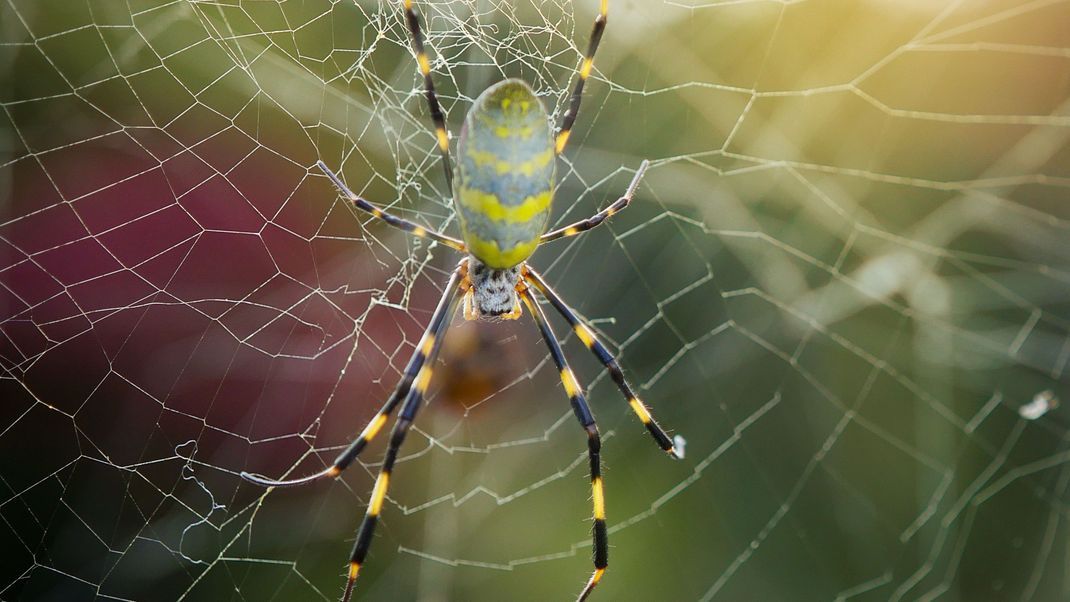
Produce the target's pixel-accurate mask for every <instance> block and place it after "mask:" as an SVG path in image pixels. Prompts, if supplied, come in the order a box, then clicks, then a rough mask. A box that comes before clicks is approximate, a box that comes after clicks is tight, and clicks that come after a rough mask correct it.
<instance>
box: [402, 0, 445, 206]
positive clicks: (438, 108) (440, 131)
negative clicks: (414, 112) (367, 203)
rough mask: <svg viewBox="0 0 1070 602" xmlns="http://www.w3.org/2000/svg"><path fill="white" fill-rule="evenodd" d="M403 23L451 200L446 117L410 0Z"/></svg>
mask: <svg viewBox="0 0 1070 602" xmlns="http://www.w3.org/2000/svg"><path fill="white" fill-rule="evenodd" d="M404 3H405V22H406V23H408V25H409V34H411V35H412V51H413V52H414V53H416V63H417V65H419V67H420V75H423V76H424V96H425V97H426V98H427V107H428V108H429V109H430V110H431V119H432V120H433V121H434V122H435V138H437V139H438V152H439V153H440V154H441V155H442V168H443V169H444V170H445V172H446V188H447V190H448V191H449V193H450V198H453V166H452V165H451V164H450V135H449V132H448V131H447V130H446V117H445V116H444V115H443V114H442V105H441V104H439V102H438V95H437V94H435V83H434V82H433V81H431V62H430V61H429V60H428V59H427V53H426V52H425V51H424V36H423V34H422V33H421V32H420V19H419V17H417V16H416V12H415V11H413V10H412V0H404Z"/></svg>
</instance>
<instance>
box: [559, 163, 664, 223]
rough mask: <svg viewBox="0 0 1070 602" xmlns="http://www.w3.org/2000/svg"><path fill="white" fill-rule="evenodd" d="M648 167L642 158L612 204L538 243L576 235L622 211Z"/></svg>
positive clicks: (630, 199)
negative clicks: (625, 188) (623, 189)
mask: <svg viewBox="0 0 1070 602" xmlns="http://www.w3.org/2000/svg"><path fill="white" fill-rule="evenodd" d="M648 167H650V161H647V160H646V159H643V162H642V163H640V164H639V169H637V170H636V171H635V176H634V177H633V178H632V183H631V184H628V188H627V190H625V191H624V195H623V196H621V197H620V198H619V199H617V200H616V201H614V202H613V204H612V205H610V206H609V207H606V208H605V209H603V210H601V211H599V212H598V213H596V214H594V215H592V216H591V217H589V218H587V219H583V220H580V221H578V222H576V223H574V224H569V225H567V226H565V227H564V228H558V229H557V230H554V231H553V232H547V233H546V234H543V235H542V238H540V239H539V244H542V243H544V242H550V241H551V240H557V239H559V238H567V237H569V236H576V235H577V234H581V233H583V232H586V231H588V230H590V229H591V228H594V227H595V226H597V225H599V224H601V223H602V222H604V221H606V218H608V217H610V216H612V215H614V214H616V213H620V212H621V211H624V210H625V209H626V208H627V207H628V205H630V204H631V202H632V197H634V196H635V191H636V189H637V188H639V182H640V181H641V180H642V179H643V174H645V173H646V169H647V168H648Z"/></svg>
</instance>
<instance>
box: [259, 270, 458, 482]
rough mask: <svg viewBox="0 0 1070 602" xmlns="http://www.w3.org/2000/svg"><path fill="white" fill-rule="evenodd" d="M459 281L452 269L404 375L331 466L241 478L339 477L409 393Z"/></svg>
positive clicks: (446, 323)
mask: <svg viewBox="0 0 1070 602" xmlns="http://www.w3.org/2000/svg"><path fill="white" fill-rule="evenodd" d="M462 278H463V275H462V269H461V268H458V269H457V270H454V272H453V277H451V278H450V281H449V283H448V284H446V291H445V292H444V293H443V294H442V299H441V300H440V301H439V303H438V307H437V308H436V309H435V313H434V315H433V316H432V317H431V323H430V324H428V326H427V330H426V331H424V335H423V337H422V338H421V339H420V344H419V345H417V347H416V351H415V352H413V354H412V357H411V358H410V359H409V364H408V365H407V366H405V372H404V373H403V375H402V377H401V382H399V383H398V386H397V387H396V388H395V389H394V392H393V393H391V394H390V398H389V399H387V400H386V403H384V404H383V407H382V408H380V409H379V411H378V412H377V413H376V414H375V417H374V418H372V419H371V420H370V421H369V422H368V424H367V426H365V427H364V430H363V431H361V433H360V435H359V436H358V437H357V438H356V439H354V440H353V442H352V443H350V444H349V447H347V448H346V449H345V450H344V451H343V452H342V453H341V454H339V455H338V458H337V459H336V460H335V461H334V463H333V464H331V465H330V466H329V467H327V468H325V469H324V470H321V471H320V472H317V473H315V474H312V475H309V476H306V477H300V478H297V479H289V480H281V481H276V480H274V479H269V478H266V477H263V476H261V475H254V474H250V473H248V472H242V473H241V477H242V478H243V479H245V480H246V481H249V482H250V483H256V484H257V485H262V486H264V487H292V486H294V485H303V484H305V483H311V482H313V481H318V480H319V479H322V478H324V477H336V476H338V475H339V474H341V473H342V471H343V470H345V469H346V468H349V465H350V464H352V463H353V460H356V459H357V456H358V455H360V452H361V451H363V450H364V447H365V446H367V445H368V442H369V441H371V440H372V439H373V438H375V435H376V434H378V433H379V431H380V430H381V429H382V428H383V425H384V424H385V423H386V419H387V418H388V417H389V416H390V414H391V413H392V412H393V411H394V408H396V407H397V405H398V403H399V402H401V400H402V399H403V398H405V397H406V396H407V395H408V394H409V391H410V389H411V388H412V383H413V382H414V381H416V377H417V374H420V373H421V370H422V369H423V367H424V365H425V364H427V362H428V358H429V357H430V356H431V353H432V352H433V351H436V350H437V345H438V342H439V341H441V339H442V335H443V334H444V333H445V331H446V328H447V327H448V326H449V316H450V315H452V313H451V312H450V306H451V305H450V304H451V303H454V301H453V299H454V298H455V297H456V296H457V291H458V288H459V284H460V282H461V280H462Z"/></svg>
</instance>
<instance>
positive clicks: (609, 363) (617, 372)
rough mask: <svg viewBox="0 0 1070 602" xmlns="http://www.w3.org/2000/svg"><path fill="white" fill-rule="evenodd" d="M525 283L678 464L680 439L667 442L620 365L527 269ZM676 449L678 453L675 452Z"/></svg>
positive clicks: (681, 442)
mask: <svg viewBox="0 0 1070 602" xmlns="http://www.w3.org/2000/svg"><path fill="white" fill-rule="evenodd" d="M525 279H526V280H527V282H530V283H531V284H533V285H534V286H535V288H537V289H539V292H540V293H542V294H543V296H545V297H546V298H547V299H549V301H550V304H551V305H553V306H554V308H555V309H556V310H557V311H558V312H559V313H560V314H561V315H562V316H564V318H565V319H566V320H568V323H569V324H570V325H571V326H572V329H573V330H574V331H575V332H576V336H577V337H578V338H579V339H580V341H582V342H583V344H584V345H585V346H586V347H587V348H588V349H590V350H591V352H592V353H594V354H595V356H597V357H598V360H599V361H600V362H602V365H604V366H605V367H606V370H608V371H609V375H610V377H612V378H613V382H615V383H617V388H619V389H620V391H621V393H623V394H624V397H625V398H627V399H628V405H630V406H631V408H632V411H634V412H635V415H636V416H638V417H639V420H640V421H641V422H642V423H643V425H644V426H646V429H647V430H648V431H649V432H650V435H651V436H652V437H654V441H656V442H657V444H658V446H659V447H661V449H662V450H664V451H665V452H667V453H668V454H669V455H670V456H672V457H673V458H675V459H677V460H679V459H680V458H682V457H683V454H682V447H681V446H682V445H683V439H682V438H681V437H679V435H677V438H678V440H679V441H678V442H674V440H673V439H670V438H669V435H668V434H667V433H666V432H665V430H664V429H662V428H661V427H660V426H659V425H658V423H657V421H656V420H654V417H653V416H652V415H651V414H650V410H648V409H647V407H646V406H645V405H643V402H642V401H640V399H639V397H638V396H636V394H635V392H634V391H632V387H631V386H630V385H629V384H628V381H627V380H625V379H624V372H622V371H621V369H620V365H619V364H618V363H617V360H616V358H614V357H613V355H612V354H611V353H609V350H607V349H606V347H605V345H603V344H602V343H601V341H599V340H598V338H596V337H595V335H594V332H592V331H591V329H590V328H589V327H588V326H587V325H586V324H584V323H583V321H582V320H580V318H579V316H577V315H576V312H574V311H572V308H570V307H569V306H568V305H566V304H565V302H564V301H563V300H562V299H561V297H559V296H558V295H557V293H555V292H554V290H553V289H552V288H550V286H549V285H548V284H546V281H545V280H543V279H542V276H539V274H538V273H537V272H536V271H535V270H532V269H531V268H528V269H527V270H526V272H525ZM678 447H680V449H678Z"/></svg>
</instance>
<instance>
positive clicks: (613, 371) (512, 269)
mask: <svg viewBox="0 0 1070 602" xmlns="http://www.w3.org/2000/svg"><path fill="white" fill-rule="evenodd" d="M403 3H404V10H405V18H406V21H407V23H408V28H409V33H410V34H411V38H412V50H413V52H414V53H415V54H416V61H417V64H418V65H419V68H420V73H421V74H422V75H423V78H424V94H425V96H426V98H427V104H428V106H429V107H430V111H431V118H432V120H433V121H434V125H435V135H436V137H437V139H438V150H439V153H440V154H441V156H442V165H443V167H444V168H445V173H446V184H447V187H448V188H449V190H450V195H451V196H452V197H453V200H454V205H455V207H456V209H457V212H458V214H459V216H460V222H461V238H462V240H457V239H455V238H452V237H450V236H447V235H445V234H442V233H440V232H435V231H432V230H428V229H426V228H424V227H422V226H419V225H417V224H415V223H413V222H410V221H408V220H405V219H401V218H399V217H396V216H394V215H391V214H390V213H387V212H386V211H383V210H382V209H379V208H378V207H376V206H374V205H372V204H371V203H369V202H368V201H366V200H365V199H363V198H361V197H359V196H357V195H356V194H354V193H353V192H352V191H351V190H349V188H347V187H346V185H345V183H343V182H342V179H341V178H339V177H338V175H337V174H335V173H334V172H333V171H331V170H330V168H328V167H327V165H326V164H325V163H323V161H318V162H317V165H318V166H319V168H320V169H321V170H322V171H323V173H325V174H326V175H327V177H328V178H330V179H331V181H332V182H334V185H335V186H336V187H338V190H340V191H341V192H342V193H343V194H344V195H345V196H346V197H348V199H349V200H350V201H351V202H352V203H353V204H354V205H356V207H357V208H358V209H360V210H362V211H365V212H367V213H370V214H371V215H373V216H375V217H376V218H379V219H381V220H383V221H385V222H386V223H388V224H390V225H391V226H394V227H396V228H399V229H401V230H404V231H406V232H409V233H411V234H414V235H416V236H420V237H424V238H430V239H431V240H434V241H437V242H439V243H441V244H443V245H446V246H448V247H451V248H453V249H456V250H458V251H461V252H462V253H467V257H465V258H464V259H461V261H460V262H459V263H458V265H457V267H456V268H455V269H454V270H453V273H452V275H451V276H450V279H449V282H448V283H447V284H446V289H445V291H444V292H443V295H442V298H441V300H440V301H439V303H438V307H437V308H436V309H435V312H434V314H433V316H432V317H431V323H430V324H429V325H428V327H427V330H426V331H425V332H424V334H423V337H422V338H421V340H420V343H419V345H418V346H417V348H416V351H415V352H414V353H413V356H412V358H411V359H410V360H409V363H408V365H407V366H406V367H405V371H404V374H403V375H402V378H401V382H399V383H398V385H397V388H395V389H394V392H393V393H392V394H391V395H390V397H389V398H388V399H387V400H386V403H384V404H383V406H382V408H380V409H379V411H378V413H376V415H375V417H374V418H372V419H371V421H370V422H369V423H368V425H367V426H365V427H364V430H363V431H361V433H360V435H359V436H358V437H357V438H356V439H355V440H354V441H353V442H352V443H350V444H349V446H348V447H347V448H346V449H345V450H344V451H343V452H342V453H341V454H340V455H339V456H338V458H337V459H336V460H335V461H334V463H333V464H332V465H331V466H330V467H328V468H326V469H325V470H323V471H320V472H318V473H316V474H313V475H309V476H306V477H302V478H297V479H290V480H273V479H269V478H266V477H263V476H260V475H254V474H250V473H247V472H242V473H241V476H242V478H244V479H246V480H247V481H250V482H253V483H256V484H258V485H262V486H265V487H288V486H294V485H303V484H305V483H311V482H312V481H317V480H319V479H323V478H329V477H336V476H338V475H339V474H341V473H342V471H343V470H345V469H346V468H347V467H349V465H350V464H352V463H353V461H354V460H356V458H357V456H358V455H359V454H360V452H361V451H363V450H364V448H365V446H366V445H367V444H368V442H370V441H371V440H372V439H373V438H374V437H375V436H376V435H377V434H378V433H379V431H380V430H381V429H382V428H383V425H384V424H385V423H386V421H387V418H388V417H389V416H390V414H391V413H392V412H393V411H394V410H395V409H396V408H397V406H398V404H401V413H400V415H399V417H398V419H397V422H396V423H395V424H394V429H393V431H392V433H391V435H390V441H389V444H388V446H387V450H386V456H385V458H384V459H383V464H382V467H381V468H380V469H379V475H378V477H377V478H376V480H375V487H374V489H373V490H372V495H371V500H370V501H369V503H368V508H367V512H366V513H365V516H364V521H363V522H362V523H361V525H360V531H359V532H358V533H357V540H356V542H355V544H354V545H353V552H352V554H351V555H350V560H349V573H348V579H347V581H346V586H345V590H344V592H343V593H342V601H343V602H346V601H348V600H349V598H350V596H351V595H352V593H353V585H354V583H355V582H356V579H357V575H358V574H359V572H360V568H361V566H362V565H363V563H364V561H365V559H366V558H367V555H368V549H369V548H370V547H371V541H372V533H373V532H374V531H375V525H376V523H377V522H378V520H379V513H380V511H381V510H382V507H383V501H384V499H385V498H386V492H387V488H388V487H389V485H390V476H391V473H392V471H393V469H394V463H395V462H396V461H397V456H398V450H399V449H400V448H401V445H402V443H403V442H404V441H405V436H406V434H407V433H408V431H409V427H411V426H412V423H413V421H414V420H415V419H416V413H417V412H418V411H419V410H420V406H421V405H422V401H423V396H424V394H425V393H426V391H427V385H428V383H429V382H430V380H431V370H432V365H433V364H434V362H435V359H436V358H437V356H438V352H439V349H440V348H441V345H442V339H443V336H444V335H445V333H446V330H447V329H448V328H449V323H450V319H451V317H452V316H453V315H454V313H455V312H456V309H457V304H458V301H459V299H460V298H461V297H462V296H463V299H464V317H465V319H466V320H475V319H479V318H483V317H490V318H501V319H506V320H514V319H516V318H519V317H520V315H521V313H522V309H521V304H520V302H521V301H523V303H524V305H526V306H527V308H528V311H530V312H531V315H532V316H533V317H534V319H535V322H536V324H537V325H538V327H539V330H540V332H541V333H542V336H543V338H544V339H545V341H546V345H547V346H548V347H549V349H550V355H551V356H553V359H554V363H555V364H556V365H557V368H558V370H559V372H560V376H561V382H562V383H563V384H564V387H565V392H566V393H567V394H568V396H569V400H570V402H571V404H572V410H573V412H574V413H575V414H576V418H577V419H578V420H579V422H580V424H581V425H582V426H583V428H584V430H585V431H586V433H587V454H588V457H589V459H590V466H591V491H592V499H593V505H594V512H593V514H594V527H593V533H592V537H593V548H594V568H595V570H594V573H593V574H592V575H591V577H590V579H589V580H588V581H587V584H586V586H585V587H584V588H583V591H581V592H580V595H579V598H578V599H579V600H580V601H582V600H584V599H586V598H587V596H589V595H590V593H591V591H592V590H593V589H594V587H595V586H596V585H598V582H599V581H600V580H601V578H602V575H603V574H604V573H605V570H606V566H607V564H608V555H609V550H608V538H607V534H606V505H605V495H604V493H603V485H602V470H601V461H600V459H599V455H600V453H601V439H600V437H599V434H598V426H597V425H596V424H595V420H594V416H593V415H592V414H591V409H590V408H589V407H588V405H587V401H586V400H585V399H584V395H583V390H582V389H581V388H580V385H579V383H578V381H577V380H576V377H575V376H574V375H573V373H572V370H571V369H570V368H569V366H568V362H567V361H566V360H565V355H564V352H563V351H562V350H561V344H560V342H559V341H558V339H557V337H556V336H555V335H554V332H553V330H552V329H551V328H550V323H549V322H548V321H547V319H546V315H545V314H544V313H543V311H542V308H541V307H539V304H538V303H537V302H536V301H535V298H534V295H533V294H532V289H533V288H534V289H535V290H537V291H538V292H539V293H540V294H541V295H542V296H544V297H545V298H546V299H547V300H549V302H550V304H551V305H553V306H554V309H556V310H557V311H558V312H559V313H560V314H561V315H562V316H563V317H564V318H565V320H567V321H568V323H569V325H570V326H571V327H572V329H573V330H574V331H575V333H576V336H577V338H579V340H580V341H581V342H582V343H583V344H584V345H585V346H586V347H587V349H589V350H590V351H591V352H593V353H594V354H595V356H597V357H598V359H599V361H601V362H602V364H603V365H604V366H605V368H606V370H608V371H609V374H610V376H611V377H612V379H613V382H615V383H616V384H617V387H618V388H619V389H620V391H621V393H623V394H624V397H625V398H626V399H627V400H628V403H629V405H630V406H631V408H632V410H633V411H634V412H635V414H636V416H638V417H639V420H640V421H642V423H643V424H644V425H646V428H647V430H648V431H650V434H651V435H652V436H653V437H654V440H655V441H656V442H657V444H658V445H659V446H660V447H661V449H662V450H664V451H666V452H668V454H669V455H670V456H671V457H673V458H677V459H679V458H681V457H682V453H681V452H682V448H683V440H682V438H680V437H679V436H677V437H676V439H675V440H674V439H670V438H669V436H668V435H667V434H666V433H665V431H664V430H663V429H662V428H661V427H660V426H658V423H657V422H656V421H655V420H654V418H653V416H651V414H650V412H649V410H647V408H646V406H645V405H643V402H642V401H640V400H639V398H638V397H637V396H636V395H635V392H634V391H633V390H632V388H631V386H630V385H629V384H628V382H627V381H626V380H625V379H624V374H623V373H622V372H621V369H620V366H619V365H618V364H617V360H616V359H615V358H614V357H613V355H612V354H610V353H609V351H608V350H607V349H606V348H605V346H604V345H602V343H601V342H600V341H599V340H598V338H597V337H595V335H594V333H593V332H592V330H591V329H590V327H588V326H587V325H586V324H584V323H583V321H582V320H581V319H580V318H579V317H578V316H577V315H576V313H575V312H573V311H572V309H571V308H569V306H568V305H566V304H565V302H564V301H563V300H562V299H561V297H560V296H558V294H557V293H555V292H554V290H553V289H552V288H550V286H549V285H547V284H546V281H545V280H543V278H542V276H540V275H539V274H538V272H536V271H535V270H534V269H532V268H531V267H530V266H528V265H527V262H526V260H527V258H528V257H530V256H531V254H532V253H533V252H534V251H535V249H536V247H538V246H539V245H541V244H542V243H545V242H549V241H551V240H557V239H559V238H566V237H569V236H575V235H577V234H580V233H581V232H585V231H587V230H590V229H591V228H594V227H595V226H597V225H599V224H601V223H602V222H603V221H604V220H605V219H606V218H608V217H609V216H611V215H613V214H614V213H617V212H618V211H621V210H623V209H624V208H625V207H627V206H628V204H629V203H631V200H632V196H633V195H634V194H635V191H636V188H638V186H639V181H640V180H641V179H642V177H643V174H644V172H645V171H646V169H647V167H648V166H649V162H647V161H643V162H642V164H640V166H639V169H638V170H636V173H635V177H634V178H633V179H632V182H631V184H630V185H629V186H628V188H627V189H626V191H625V193H624V195H623V196H621V197H620V198H619V199H617V200H616V201H615V202H614V203H613V204H611V205H610V206H609V207H606V208H605V209H603V210H602V211H600V212H598V213H596V214H595V215H593V216H591V217H589V218H587V219H585V220H581V221H578V222H576V223H574V224H571V225H569V226H566V227H564V228H560V229H557V230H554V231H552V232H546V225H547V221H548V220H549V217H550V205H551V200H552V198H553V192H554V181H555V171H556V165H555V159H556V156H557V155H560V154H561V152H562V151H564V150H565V146H566V145H567V143H568V137H569V132H570V131H571V129H572V125H573V123H575V121H576V115H577V113H578V112H579V108H580V101H581V99H582V95H583V85H584V83H585V82H586V81H587V78H588V76H589V75H590V74H591V68H592V66H593V64H594V54H595V51H596V50H597V49H598V42H599V40H601V38H602V32H603V31H604V30H605V26H606V15H607V12H608V9H609V6H608V0H601V8H600V10H599V13H598V16H597V17H595V20H594V28H593V30H592V31H591V39H590V42H589V45H588V48H587V54H586V55H585V56H584V59H583V62H582V63H581V65H580V69H579V80H578V81H577V82H576V87H575V88H574V89H573V91H572V97H571V99H570V102H569V108H568V110H567V111H566V112H565V114H564V117H563V118H562V120H561V126H560V129H559V130H558V132H557V134H556V136H555V135H554V134H553V132H552V130H551V128H550V123H549V116H548V115H547V113H546V109H545V107H543V104H542V101H541V100H539V98H538V97H537V96H535V93H534V91H532V89H531V87H530V86H529V85H528V84H527V83H526V82H524V81H523V80H519V79H506V80H504V81H502V82H499V83H497V84H494V85H492V86H491V87H489V88H487V89H486V90H485V91H484V92H483V93H482V94H480V95H479V97H478V98H476V100H475V103H474V104H473V106H472V108H471V109H470V110H469V112H468V115H467V116H466V117H465V122H464V126H463V127H462V128H461V136H460V140H459V141H458V143H457V154H458V155H459V157H460V161H459V162H458V164H457V187H456V190H455V189H454V186H453V168H452V167H451V163H450V150H449V133H448V132H447V130H446V121H445V118H444V117H443V115H442V108H441V106H440V105H439V102H438V98H437V96H436V95H435V86H434V83H433V82H432V80H431V65H430V63H429V61H428V59H427V54H426V53H425V52H424V44H423V35H422V33H421V32H420V20H419V18H418V17H417V16H416V13H415V12H414V11H413V8H412V0H403ZM677 448H680V449H679V451H678V449H677Z"/></svg>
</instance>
